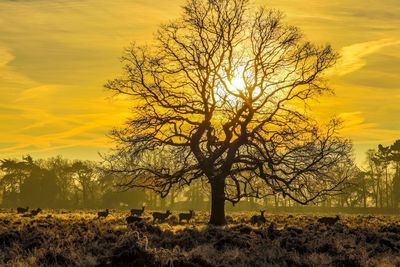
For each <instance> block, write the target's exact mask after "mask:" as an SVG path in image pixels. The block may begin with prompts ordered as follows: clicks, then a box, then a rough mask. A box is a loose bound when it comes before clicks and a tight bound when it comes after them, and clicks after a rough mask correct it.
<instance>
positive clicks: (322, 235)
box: [0, 211, 400, 267]
mask: <svg viewBox="0 0 400 267" xmlns="http://www.w3.org/2000/svg"><path fill="white" fill-rule="evenodd" d="M96 214H97V212H96V211H76V212H68V211H44V212H43V213H41V214H39V215H38V216H37V217H35V218H26V217H22V216H21V215H18V214H16V213H15V212H12V211H3V212H1V213H0V265H1V266H7V265H8V266H41V265H43V266H49V265H56V266H57V265H62V266H74V265H75V266H76V265H77V266H96V265H97V266H252V267H255V266H332V265H333V266H396V265H397V266H400V217H396V216H342V220H341V221H339V223H337V224H336V225H334V226H325V225H322V224H319V223H317V220H318V218H319V217H320V216H310V215H289V214H280V215H277V214H266V219H267V222H266V224H265V225H263V226H261V227H256V226H252V225H249V224H248V223H247V222H248V221H249V218H250V217H251V216H252V215H253V214H256V213H251V212H248V213H232V214H228V221H229V224H228V225H227V226H225V227H211V226H208V225H207V224H206V223H207V219H208V214H207V213H197V214H196V216H195V220H194V221H193V222H192V223H190V224H179V223H178V222H177V221H178V220H177V213H175V215H173V216H171V217H170V218H169V219H168V220H167V221H166V222H165V223H162V224H156V225H153V224H152V223H151V216H150V214H149V213H148V212H146V215H145V218H146V221H145V222H142V223H136V224H134V225H132V226H127V225H126V222H125V217H126V216H127V212H116V211H111V214H110V215H109V217H107V218H106V219H101V220H98V219H97V215H96Z"/></svg>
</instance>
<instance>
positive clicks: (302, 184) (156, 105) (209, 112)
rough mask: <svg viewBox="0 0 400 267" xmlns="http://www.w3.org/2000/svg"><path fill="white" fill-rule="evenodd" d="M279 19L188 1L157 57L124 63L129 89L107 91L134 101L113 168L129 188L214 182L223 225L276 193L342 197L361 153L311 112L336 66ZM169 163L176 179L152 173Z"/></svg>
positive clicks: (118, 136)
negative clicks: (229, 215)
mask: <svg viewBox="0 0 400 267" xmlns="http://www.w3.org/2000/svg"><path fill="white" fill-rule="evenodd" d="M281 19H282V15H281V14H280V13H279V12H276V11H269V10H266V9H265V8H259V9H258V10H256V11H253V9H251V8H250V7H249V3H248V1H247V0H215V1H206V0H190V1H187V2H186V4H185V5H184V7H183V15H182V16H181V18H180V19H178V20H176V21H174V22H171V23H168V24H165V25H163V26H162V27H161V28H160V30H159V31H158V32H157V35H156V40H155V43H154V45H153V46H151V47H147V46H137V45H133V46H132V47H131V49H129V50H127V51H126V54H125V55H124V57H123V62H124V64H125V66H124V73H123V75H122V77H121V78H118V79H115V80H113V81H110V82H109V83H108V84H107V85H106V87H107V88H108V89H110V90H112V91H114V92H115V93H116V94H122V95H127V96H130V97H132V98H133V99H134V101H135V102H134V103H135V104H134V110H135V114H134V117H133V118H132V119H131V120H130V121H129V122H128V124H127V126H126V128H124V129H121V130H115V131H113V133H112V136H113V137H114V138H115V140H116V141H117V142H119V145H118V147H117V149H116V153H115V154H114V155H112V156H111V155H110V157H109V158H108V161H109V162H108V163H109V169H110V170H111V171H115V172H124V173H126V174H127V177H128V178H127V180H126V181H125V186H132V187H134V186H137V187H143V188H151V189H154V190H156V191H158V192H159V193H160V194H161V196H166V195H167V194H168V193H169V191H170V189H171V188H172V186H173V185H177V186H178V187H179V186H185V185H189V184H190V183H191V182H192V181H194V180H196V179H199V178H201V177H204V176H205V177H207V179H208V182H209V184H210V187H211V218H210V223H211V224H216V225H221V224H224V223H225V209H224V204H225V201H229V202H232V203H237V202H239V201H240V199H242V198H243V197H257V198H261V197H264V196H265V195H266V194H267V193H269V192H271V191H273V192H274V193H279V194H282V196H283V197H289V198H290V199H292V200H294V201H296V202H299V203H302V204H306V203H309V202H310V201H313V200H315V199H317V198H318V197H321V196H323V195H327V194H330V193H332V192H337V191H338V190H340V189H341V187H340V186H341V185H342V183H343V182H344V180H345V179H342V180H336V179H334V178H333V177H332V176H330V175H329V170H330V169H331V168H332V167H334V166H336V165H337V164H338V163H344V162H347V161H349V158H348V155H349V153H350V149H351V145H350V143H349V142H348V141H346V140H343V139H341V138H340V137H338V136H337V131H336V129H337V126H338V122H337V121H335V120H333V121H332V122H331V123H329V124H328V125H327V126H326V127H319V126H317V124H316V122H315V121H313V120H312V119H311V118H310V117H309V116H308V115H307V113H306V112H305V111H304V108H303V107H304V102H306V101H307V100H308V99H310V98H313V97H317V96H319V95H321V94H322V93H324V92H328V91H329V90H328V88H327V87H326V84H325V82H324V79H323V76H322V75H323V73H324V72H325V70H326V69H328V68H330V67H331V66H332V65H334V63H335V61H336V58H337V55H336V54H335V53H334V52H332V49H331V47H330V46H326V47H317V46H315V45H313V44H311V43H310V42H307V41H305V40H304V38H303V36H302V35H301V33H300V31H299V30H298V29H297V28H296V27H293V26H288V25H286V24H284V23H283V22H282V20H281ZM161 152H163V154H162V156H163V162H170V161H173V162H175V164H174V165H175V166H174V168H169V167H168V166H158V165H154V164H152V163H151V162H148V161H146V157H148V155H151V154H156V155H160V156H161V154H160V153H161ZM177 155H182V156H181V157H177Z"/></svg>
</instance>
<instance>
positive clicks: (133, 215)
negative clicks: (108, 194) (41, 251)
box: [17, 206, 340, 226]
mask: <svg viewBox="0 0 400 267" xmlns="http://www.w3.org/2000/svg"><path fill="white" fill-rule="evenodd" d="M41 211H42V209H41V208H37V209H33V210H30V212H29V207H25V208H23V207H18V208H17V213H18V214H22V216H23V217H31V218H32V217H35V216H36V215H38V214H39V213H40V212H41ZM264 212H265V211H264V210H260V215H253V216H252V217H251V218H250V221H249V223H251V224H252V225H257V226H261V225H264V224H265V223H266V221H267V220H266V218H265V216H264ZM144 213H145V207H144V206H143V207H142V208H141V209H131V210H130V215H129V216H128V217H126V218H125V220H126V223H127V224H128V225H130V224H132V223H136V222H141V221H143V220H145V218H143V215H144ZM109 214H110V211H109V209H105V210H104V211H99V212H97V219H101V218H107V217H108V215H109ZM171 214H172V213H171V211H170V210H167V211H166V212H151V215H152V217H153V223H157V222H158V223H162V222H165V221H166V220H167V219H168V217H169V216H170V215H171ZM194 216H195V213H194V211H193V210H189V213H179V214H178V218H179V223H182V221H186V223H190V221H191V220H192V219H193V217H194ZM46 218H51V215H48V216H47V217H46ZM339 220H340V217H339V216H338V215H336V217H321V218H319V219H318V220H317V221H318V223H320V224H325V225H327V226H332V225H334V224H335V223H336V222H338V221H339Z"/></svg>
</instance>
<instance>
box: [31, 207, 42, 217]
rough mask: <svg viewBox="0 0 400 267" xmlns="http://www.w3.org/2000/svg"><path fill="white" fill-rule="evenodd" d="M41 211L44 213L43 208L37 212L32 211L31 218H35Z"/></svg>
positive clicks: (36, 210)
mask: <svg viewBox="0 0 400 267" xmlns="http://www.w3.org/2000/svg"><path fill="white" fill-rule="evenodd" d="M41 211H42V209H41V208H37V209H35V210H32V211H31V216H32V217H34V216H36V215H38V214H39V213H40V212H41Z"/></svg>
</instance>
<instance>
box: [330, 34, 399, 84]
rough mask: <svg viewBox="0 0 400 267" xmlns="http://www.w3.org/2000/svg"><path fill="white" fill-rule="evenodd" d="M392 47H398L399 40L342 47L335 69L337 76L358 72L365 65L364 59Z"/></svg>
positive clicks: (382, 40) (383, 40) (365, 60)
mask: <svg viewBox="0 0 400 267" xmlns="http://www.w3.org/2000/svg"><path fill="white" fill-rule="evenodd" d="M394 45H400V40H393V39H381V40H377V41H369V42H363V43H356V44H353V45H350V46H346V47H343V48H342V49H341V52H340V54H341V59H340V60H339V62H338V65H337V66H336V68H335V69H336V72H337V74H338V75H339V76H344V75H347V74H349V73H352V72H355V71H358V70H360V69H362V68H363V67H364V66H365V65H366V64H367V59H366V57H368V56H369V55H371V54H374V53H376V52H378V51H379V50H381V49H383V48H385V47H389V46H394Z"/></svg>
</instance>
